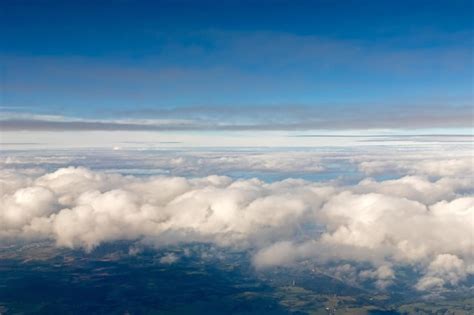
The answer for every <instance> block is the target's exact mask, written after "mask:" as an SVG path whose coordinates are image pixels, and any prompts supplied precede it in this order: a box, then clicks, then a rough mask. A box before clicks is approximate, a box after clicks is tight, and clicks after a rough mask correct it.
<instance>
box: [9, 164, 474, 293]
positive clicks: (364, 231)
mask: <svg viewBox="0 0 474 315" xmlns="http://www.w3.org/2000/svg"><path fill="white" fill-rule="evenodd" d="M244 162H245V161H244ZM257 162H258V160H257ZM438 163H441V164H438V167H436V168H435V170H436V172H434V173H435V174H437V175H439V176H438V177H433V176H432V175H433V174H430V175H431V176H430V177H428V176H427V172H428V173H430V172H431V171H432V169H433V168H432V167H429V164H428V167H425V166H423V167H421V168H420V170H421V171H415V167H414V168H413V174H411V175H406V176H403V177H400V178H398V179H390V180H376V179H372V178H365V179H364V180H362V181H360V182H359V183H356V184H352V185H346V184H341V183H336V182H310V181H305V180H301V179H286V180H282V181H276V182H265V181H262V180H259V179H246V180H236V179H231V178H229V177H226V176H216V175H213V176H207V177H197V178H184V177H173V176H148V177H133V176H124V175H120V174H117V173H104V172H99V171H92V170H90V169H87V168H83V167H65V168H60V169H57V170H56V171H51V172H43V171H41V170H34V169H33V170H31V169H3V170H2V171H1V172H0V188H1V193H2V199H1V201H0V241H2V242H7V243H10V242H16V241H35V240H38V239H49V240H52V241H54V242H56V244H57V245H58V246H64V247H70V248H83V249H85V250H87V251H89V250H92V249H93V248H95V247H96V246H98V245H100V244H102V243H105V242H112V241H117V240H133V241H137V242H140V243H142V244H147V245H150V246H156V247H160V246H165V245H169V244H181V243H193V242H206V243H211V244H215V245H217V246H224V247H232V248H236V249H239V250H246V251H249V252H250V253H251V254H252V255H253V258H252V261H253V263H254V265H255V267H256V268H268V267H273V266H288V265H292V264H296V263H298V262H299V261H302V260H310V261H313V262H315V263H316V264H319V265H321V266H323V265H325V264H326V263H328V262H331V264H332V267H331V268H332V269H331V270H329V272H331V273H333V274H334V275H338V277H341V278H343V279H345V280H346V281H352V282H360V281H371V282H373V283H374V285H376V286H377V287H379V288H386V287H388V286H390V285H391V284H392V283H393V281H395V280H396V279H397V268H398V267H401V266H411V267H412V268H414V269H416V270H419V274H420V276H419V279H418V281H417V283H416V284H415V288H416V289H418V290H422V291H424V290H430V291H433V290H435V291H436V290H441V289H445V288H449V287H453V286H454V287H455V286H459V285H462V284H463V281H465V280H466V279H467V277H468V276H469V274H471V273H473V271H474V269H473V267H472V263H473V261H474V257H473V252H472V246H473V237H472V230H473V220H472V218H473V215H474V197H473V196H472V188H473V185H472V184H473V183H472V177H469V176H467V174H469V173H467V174H466V167H468V166H462V167H459V165H460V164H462V163H460V162H459V163H458V161H454V162H453V161H452V160H450V159H449V160H444V161H438ZM263 165H264V164H263ZM421 165H423V164H421ZM453 165H454V167H453ZM364 169H365V170H367V169H370V168H368V166H367V164H365V166H364ZM439 170H447V171H446V172H444V171H441V172H440V171H439ZM468 170H469V167H468ZM431 173H433V172H431ZM171 258H173V259H171ZM171 258H170V259H166V262H167V263H171V262H172V261H171V260H176V259H178V257H171ZM351 262H352V263H351ZM359 263H368V264H369V265H370V266H372V267H371V268H365V269H360V268H359V267H357V264H359Z"/></svg>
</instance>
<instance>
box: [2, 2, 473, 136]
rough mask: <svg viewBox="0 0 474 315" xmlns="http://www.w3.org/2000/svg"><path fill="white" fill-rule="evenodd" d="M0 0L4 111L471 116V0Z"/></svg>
mask: <svg viewBox="0 0 474 315" xmlns="http://www.w3.org/2000/svg"><path fill="white" fill-rule="evenodd" d="M0 6H1V15H0V32H1V38H2V40H1V46H2V48H1V50H2V51H1V57H2V95H1V106H2V109H3V111H4V112H8V113H9V115H12V113H20V112H21V113H29V114H60V115H64V116H71V117H76V118H81V119H92V118H93V119H99V118H100V119H111V118H114V119H122V118H124V117H125V118H130V117H133V118H172V119H181V118H182V119H201V120H205V119H210V120H212V121H214V122H216V123H218V122H224V123H231V124H236V123H239V124H242V123H244V124H245V123H259V122H260V121H265V123H267V124H273V125H276V124H277V123H280V122H282V119H283V122H284V123H288V124H294V125H295V126H297V125H298V124H303V125H304V124H306V127H305V129H318V128H329V127H330V126H329V125H330V124H331V123H333V122H330V121H332V120H334V117H345V118H344V122H342V121H341V122H340V123H342V124H345V123H346V121H348V120H350V119H351V118H350V117H352V116H351V115H355V117H356V118H354V119H355V120H357V121H356V122H354V124H353V125H354V126H357V127H358V128H361V127H363V125H364V124H363V123H360V120H363V119H364V117H365V119H367V120H370V119H372V120H380V119H389V118H390V117H391V115H393V113H397V114H400V111H402V112H404V114H402V116H403V115H405V116H406V117H407V120H410V117H415V118H417V117H418V118H419V119H421V120H422V122H421V126H422V127H430V124H429V121H430V119H431V120H432V121H434V122H435V123H434V124H433V127H453V126H456V125H457V122H458V121H457V120H456V119H457V118H456V117H451V116H456V113H457V115H459V116H461V117H462V116H464V117H465V116H466V113H467V114H469V113H471V111H470V106H471V105H472V71H473V62H472V53H473V51H472V50H473V46H472V40H473V39H472V38H473V37H472V36H473V24H472V23H473V22H472V21H473V19H472V17H473V16H472V14H473V11H472V9H473V8H472V1H456V0H452V1H434V0H431V1H329V0H328V1H126V0H124V1H41V0H37V1H13V0H10V1H2V2H1V5H0ZM269 107H270V108H275V111H274V113H273V112H272V110H270V111H269V110H268V108H269ZM292 108H296V110H292ZM430 111H432V112H437V113H442V115H441V118H440V117H438V116H436V115H434V114H429V112H430ZM360 113H362V114H360ZM374 113H376V114H374ZM445 113H448V114H445ZM308 115H313V116H314V115H320V116H321V117H322V118H321V119H322V120H324V121H325V122H324V123H321V124H320V125H318V122H317V121H316V120H311V121H308V120H307V117H306V116H308ZM444 115H447V116H449V119H451V121H450V123H447V124H446V126H443V124H442V123H441V124H440V123H439V120H440V119H442V117H443V116H444ZM434 116H436V117H434ZM387 117H388V118H387ZM403 117H404V116H403ZM403 117H401V118H400V117H399V119H402V118H403ZM415 118H413V119H415ZM418 118H417V119H418ZM413 119H412V120H413ZM449 119H448V120H449ZM413 124H414V123H413V121H412V122H411V123H410V124H408V125H407V127H413ZM466 124H467V122H466V121H461V120H459V127H466ZM350 125H351V124H349V126H348V127H350ZM401 125H402V127H403V123H402V124H401ZM310 127H311V128H310ZM367 127H368V128H369V127H374V124H373V122H369V123H367ZM375 127H377V126H375ZM379 127H380V126H379ZM382 127H383V126H382ZM391 127H393V126H391ZM290 129H291V128H290Z"/></svg>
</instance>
